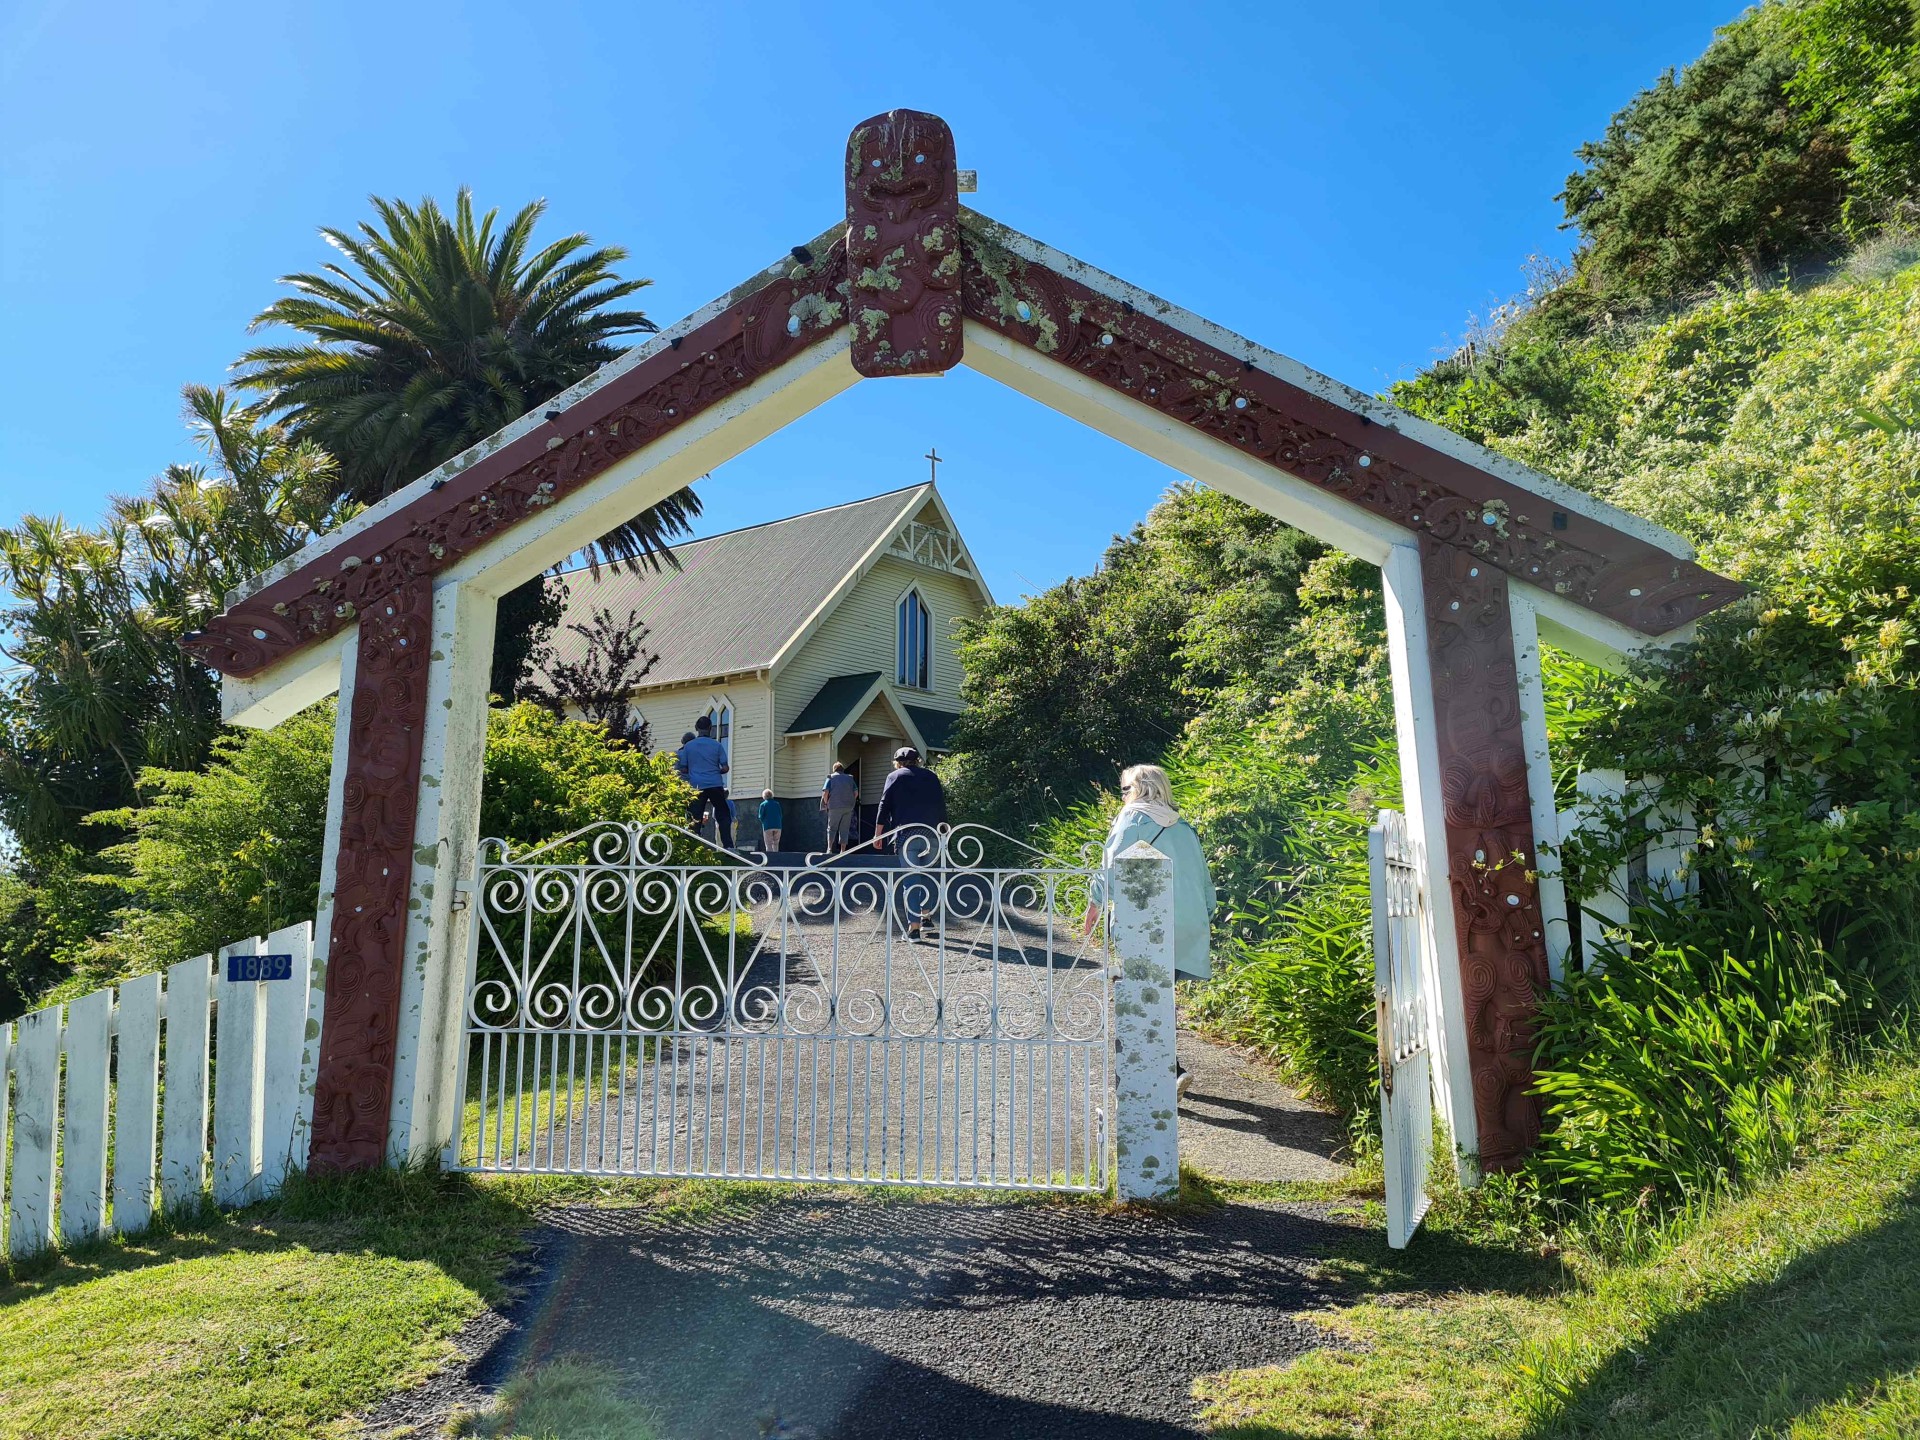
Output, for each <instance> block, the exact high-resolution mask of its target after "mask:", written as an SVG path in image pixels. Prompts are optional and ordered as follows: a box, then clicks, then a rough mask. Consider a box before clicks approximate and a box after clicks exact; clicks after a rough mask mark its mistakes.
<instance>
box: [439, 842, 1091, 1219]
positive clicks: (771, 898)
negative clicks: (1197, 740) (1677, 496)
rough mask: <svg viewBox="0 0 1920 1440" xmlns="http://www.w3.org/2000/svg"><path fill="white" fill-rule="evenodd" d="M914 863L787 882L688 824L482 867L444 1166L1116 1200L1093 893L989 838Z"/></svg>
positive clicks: (907, 848)
mask: <svg viewBox="0 0 1920 1440" xmlns="http://www.w3.org/2000/svg"><path fill="white" fill-rule="evenodd" d="M898 850H899V853H898V854H896V855H893V856H885V857H881V856H876V855H875V854H874V852H872V851H870V850H869V851H865V852H860V853H858V854H856V855H855V856H852V857H840V858H839V859H836V860H832V861H824V862H821V863H817V864H813V865H809V866H806V867H801V868H793V869H785V868H777V867H772V866H768V865H765V864H761V863H756V862H757V860H758V857H754V856H740V855H731V854H726V853H723V852H720V851H717V850H715V849H713V848H712V847H710V846H709V845H707V844H706V842H705V841H704V840H702V839H700V838H699V837H697V836H695V835H693V834H692V833H690V832H688V831H686V830H682V829H679V828H677V827H668V826H639V825H630V824H618V823H607V824H602V825H597V826H593V827H589V828H588V829H586V830H583V831H580V832H577V833H576V834H574V835H570V836H567V837H566V838H564V839H561V840H557V841H554V842H552V843H551V844H548V845H544V846H542V847H540V848H538V849H536V850H532V851H529V852H527V853H524V854H519V855H516V854H512V853H511V852H510V851H509V849H508V847H507V846H506V845H505V844H504V843H503V842H500V841H497V840H489V841H486V842H485V843H484V844H483V845H482V846H481V856H480V864H479V870H478V875H477V877H476V883H475V885H474V887H473V889H472V892H471V894H470V903H471V904H472V906H473V908H474V912H475V913H474V916H473V923H472V926H471V930H472V946H471V949H470V952H469V959H468V966H467V988H466V1032H465V1041H464V1044H463V1046H462V1052H461V1065H462V1072H461V1084H460V1091H459V1093H460V1094H461V1095H462V1096H463V1097H464V1102H465V1103H464V1108H463V1114H462V1119H461V1124H460V1129H459V1134H458V1135H457V1137H456V1139H455V1141H454V1144H453V1146H452V1147H451V1149H450V1155H449V1159H450V1160H451V1161H452V1163H454V1164H455V1165H457V1166H458V1167H459V1168H462V1169H468V1170H481V1171H508V1172H523V1173H524V1172H532V1173H545V1174H591V1175H674V1176H716V1177H738V1178H752V1179H768V1180H830V1181H836V1182H872V1183H887V1184H903V1185H962V1186H992V1187H1012V1188H1044V1189H1063V1190H1088V1191H1099V1190H1104V1189H1105V1188H1106V1183H1107V1144H1106V1111H1107V1106H1108V1086H1109V1079H1110V1055H1111V1050H1110V1030H1109V1024H1110V1021H1109V1013H1110V1004H1109V994H1110V984H1111V982H1110V977H1109V973H1108V971H1109V966H1108V962H1107V952H1106V949H1105V945H1104V942H1103V941H1102V940H1101V939H1099V938H1097V937H1096V938H1094V939H1091V940H1090V939H1085V938H1083V937H1082V935H1081V927H1080V925H1079V924H1078V923H1077V922H1078V919H1079V916H1080V914H1081V911H1082V908H1083V906H1084V904H1085V897H1086V894H1087V887H1088V884H1089V882H1090V881H1091V880H1092V878H1093V876H1094V875H1095V873H1096V872H1095V870H1094V869H1093V868H1092V867H1091V866H1090V865H1089V866H1084V867H1063V866H1059V865H1056V864H1054V863H1053V862H1051V861H1049V860H1048V859H1047V858H1046V857H1044V856H1041V855H1039V854H1038V853H1037V852H1034V851H1032V850H1029V849H1027V848H1026V847H1024V846H1020V845H1019V844H1018V843H1017V842H1015V841H1012V840H1009V839H1007V838H1006V837H1004V836H999V835H996V834H994V833H993V832H989V831H981V830H977V829H974V828H972V827H961V828H958V829H955V830H951V831H941V832H939V833H935V832H933V831H930V830H922V829H917V828H916V829H913V830H909V831H907V832H902V837H901V843H900V844H899V846H898ZM1008 856H1013V857H1016V858H1015V859H1014V861H1013V863H1011V864H989V863H987V861H988V860H989V858H993V859H1005V858H1006V857H1008Z"/></svg>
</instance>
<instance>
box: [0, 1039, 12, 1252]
mask: <svg viewBox="0 0 1920 1440" xmlns="http://www.w3.org/2000/svg"><path fill="white" fill-rule="evenodd" d="M12 1100H13V1023H12V1022H11V1021H9V1022H8V1023H7V1024H5V1025H0V1223H4V1221H5V1218H6V1202H7V1124H8V1122H9V1121H10V1120H11V1119H12V1117H13V1106H12V1103H11V1102H12ZM0 1238H4V1237H0Z"/></svg>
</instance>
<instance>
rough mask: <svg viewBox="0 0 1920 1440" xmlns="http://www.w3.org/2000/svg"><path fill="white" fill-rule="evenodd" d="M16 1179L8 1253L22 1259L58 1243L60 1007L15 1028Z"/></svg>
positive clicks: (25, 1018) (9, 1217)
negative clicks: (56, 1151)
mask: <svg viewBox="0 0 1920 1440" xmlns="http://www.w3.org/2000/svg"><path fill="white" fill-rule="evenodd" d="M13 1079H14V1090H15V1096H16V1098H15V1101H14V1120H13V1183H12V1185H11V1187H10V1191H9V1194H8V1196H7V1252H8V1253H9V1254H10V1255H13V1256H14V1257H16V1258H18V1257H20V1256H25V1255H32V1254H35V1253H36V1252H38V1251H40V1250H44V1249H45V1248H46V1247H47V1246H49V1245H51V1244H52V1243H53V1141H54V1119H55V1116H56V1115H57V1114H58V1113H59V1099H60V1007H59V1006H58V1005H49V1006H48V1007H47V1008H46V1009H44V1010H36V1011H34V1012H33V1013H32V1014H30V1015H23V1016H21V1017H20V1020H19V1022H18V1024H17V1025H16V1027H15V1030H14V1053H13Z"/></svg>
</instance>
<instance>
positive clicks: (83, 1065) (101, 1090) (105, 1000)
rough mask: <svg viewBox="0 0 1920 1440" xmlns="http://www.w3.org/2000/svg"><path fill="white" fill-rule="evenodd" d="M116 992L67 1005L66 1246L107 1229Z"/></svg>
mask: <svg viewBox="0 0 1920 1440" xmlns="http://www.w3.org/2000/svg"><path fill="white" fill-rule="evenodd" d="M112 1024H113V991H111V990H95V991H94V992H93V993H92V994H91V995H83V996H81V997H80V998H79V999H78V1000H74V1001H71V1002H69V1004H68V1005H67V1035H66V1043H65V1045H64V1046H63V1047H62V1048H64V1049H65V1051H66V1056H67V1097H66V1105H65V1106H64V1107H63V1110H62V1114H61V1117H60V1121H61V1124H60V1139H61V1145H60V1243H61V1244H62V1245H81V1244H84V1243H85V1242H87V1241H89V1240H95V1239H98V1238H99V1237H100V1235H101V1234H102V1233H103V1232H104V1231H105V1229H106V1224H107V1092H108V1086H107V1077H108V1072H109V1069H110V1067H111V1063H112V1059H113V1039H112V1035H111V1027H112Z"/></svg>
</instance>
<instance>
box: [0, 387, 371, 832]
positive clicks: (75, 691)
mask: <svg viewBox="0 0 1920 1440" xmlns="http://www.w3.org/2000/svg"><path fill="white" fill-rule="evenodd" d="M186 402H187V416H188V419H189V422H190V424H191V427H192V431H193V434H194V438H195V440H196V441H197V442H198V443H199V445H200V446H201V448H202V449H203V450H205V452H206V454H207V457H208V461H209V463H208V464H206V465H172V466H169V467H168V468H167V470H166V472H165V473H164V474H162V475H160V476H159V477H158V478H157V479H155V480H154V481H153V483H152V484H151V486H149V487H148V490H147V493H146V494H144V495H141V496H137V497H129V496H116V497H115V498H114V499H113V500H112V501H111V502H110V503H109V506H108V511H107V516H106V519H105V520H104V521H103V522H102V523H101V524H100V525H98V526H96V527H93V528H88V529H83V528H78V527H75V526H72V525H69V524H67V523H66V522H65V521H63V520H61V519H59V518H57V517H56V518H53V519H45V518H42V517H40V516H37V515H28V516H27V517H25V518H24V519H22V520H21V521H20V523H19V524H17V525H14V526H12V527H10V528H8V529H5V530H0V578H4V580H5V582H6V584H7V586H8V588H9V589H10V590H11V591H12V592H13V596H14V601H15V603H14V605H13V606H12V607H11V608H10V609H8V610H7V611H5V613H4V615H3V616H0V619H4V621H5V623H6V626H7V629H8V632H9V634H8V638H7V643H6V654H7V659H8V660H9V661H10V662H11V663H12V665H13V666H14V667H15V669H14V673H13V674H12V675H10V676H8V677H7V680H6V682H5V683H4V684H0V823H4V825H5V826H6V828H7V830H9V831H10V832H11V833H12V834H13V836H14V838H15V839H16V840H17V841H18V842H19V843H20V844H21V845H23V846H25V847H27V849H28V850H29V851H38V850H48V851H51V850H53V849H55V848H57V847H60V846H71V845H79V844H83V843H85V842H86V841H87V840H88V838H89V837H88V836H87V835H86V834H85V831H86V829H87V827H86V825H85V818H86V817H87V816H88V815H90V814H91V813H93V812H94V811H96V810H100V809H102V808H105V807H109V806H114V805H120V804H125V803H127V802H128V801H130V800H131V799H132V798H133V794H134V787H135V784H136V781H137V777H138V775H139V772H140V771H141V769H142V768H143V767H145V766H149V765H168V766H180V767H191V766H195V765H198V764H200V763H201V762H202V761H203V760H204V759H205V758H206V755H207V747H208V746H209V745H210V744H211V743H212V740H213V736H214V733H215V732H216V731H217V730H218V728H219V723H220V705H219V696H218V692H217V691H216V689H215V686H214V682H213V678H212V676H211V675H210V674H209V673H208V672H207V670H206V669H205V668H204V667H202V666H200V665H198V664H197V663H195V662H194V661H192V660H190V659H188V657H187V655H186V654H185V652H183V651H182V650H181V649H180V647H179V641H180V638H181V637H182V636H183V635H185V634H187V633H188V632H189V631H192V630H195V629H197V628H198V627H199V626H200V625H202V624H203V623H205V621H206V620H207V619H208V617H209V616H211V615H213V614H214V613H216V612H217V611H218V610H219V609H220V607H221V605H222V604H223V603H224V602H225V599H226V595H227V592H228V590H229V589H230V588H231V587H232V586H234V585H235V584H237V583H238V582H240V581H242V580H245V579H247V578H248V577H250V576H252V575H253V574H255V573H256V572H258V571H260V570H264V569H265V568H266V567H267V566H269V565H271V564H272V563H273V562H274V561H276V560H278V559H280V558H281V557H282V556H284V555H287V554H289V553H291V552H292V551H293V550H295V549H298V548H299V546H300V545H302V544H304V543H305V541H306V540H307V539H308V538H309V537H310V536H311V535H312V534H314V533H315V532H316V531H317V530H319V529H321V528H323V527H324V525H325V524H326V523H327V521H328V519H329V518H330V517H331V515H332V506H331V494H330V491H331V488H332V479H333V473H334V469H333V464H332V462H331V460H330V459H329V457H328V456H327V455H326V454H325V453H324V452H323V451H321V450H319V449H317V448H315V447H313V446H311V445H305V444H295V443H291V442H290V441H289V440H288V438H287V436H286V435H285V433H284V432H282V431H281V430H279V429H277V428H275V427H272V426H269V425H264V424H262V423H261V422H260V421H259V418H258V417H257V416H255V415H253V414H251V413H249V412H247V411H245V410H242V409H239V408H237V407H236V406H234V405H233V404H232V403H231V402H230V401H229V400H228V398H227V396H226V395H225V394H224V393H223V392H221V391H218V390H207V389H204V388H202V387H200V386H189V387H188V388H187V391H186Z"/></svg>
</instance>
